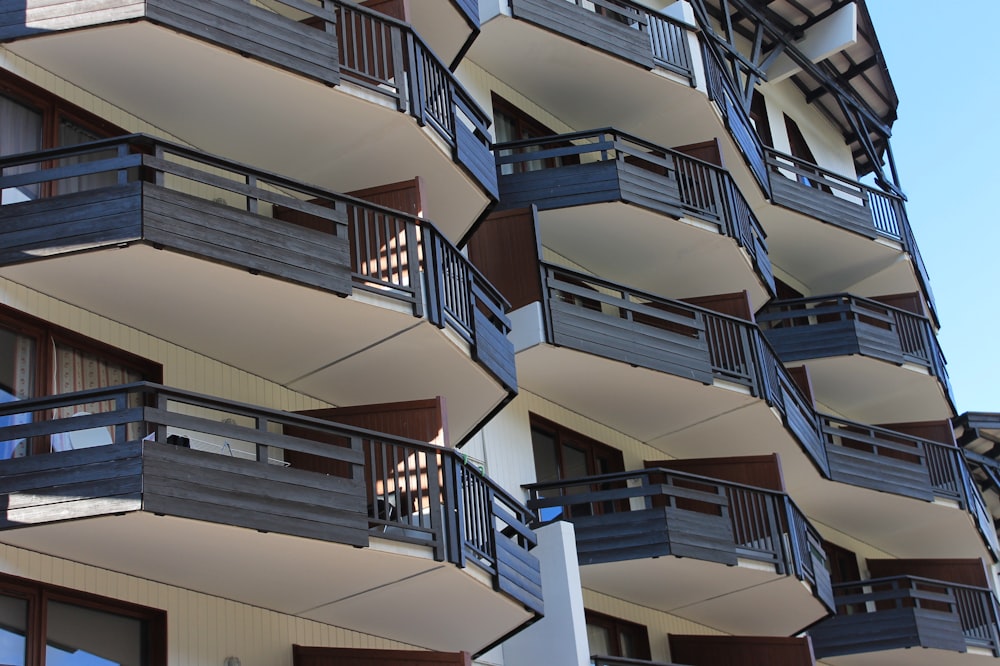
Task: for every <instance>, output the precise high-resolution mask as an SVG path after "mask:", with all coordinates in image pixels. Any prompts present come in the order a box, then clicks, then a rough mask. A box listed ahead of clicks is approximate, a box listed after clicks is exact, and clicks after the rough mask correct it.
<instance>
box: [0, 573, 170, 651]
mask: <svg viewBox="0 0 1000 666" xmlns="http://www.w3.org/2000/svg"><path fill="white" fill-rule="evenodd" d="M0 594H2V595H4V596H9V597H14V598H18V599H23V600H24V601H26V602H27V604H28V612H27V627H28V628H27V631H26V632H25V633H26V634H27V636H26V648H27V649H26V652H27V654H26V662H25V663H26V664H27V665H28V666H38V665H40V664H41V663H42V662H43V659H44V655H45V623H46V617H45V606H46V604H47V603H48V602H49V601H57V602H61V603H65V604H70V605H73V606H79V607H81V608H87V609H90V610H95V611H101V612H104V613H110V614H112V615H118V616H120V617H128V618H132V619H136V620H139V621H141V622H143V623H145V629H146V631H145V634H146V635H145V640H146V645H145V653H146V654H145V656H146V662H145V665H144V666H166V664H167V612H166V611H164V610H160V609H157V608H151V607H149V606H142V605H140V604H136V603H132V602H128V601H120V600H118V599H112V598H110V597H103V596H100V595H97V594H92V593H90V592H81V591H79V590H74V589H71V588H68V587H60V586H58V585H51V584H48V583H41V582H38V581H34V580H30V579H27V578H20V577H17V576H11V575H9V574H3V573H0Z"/></svg>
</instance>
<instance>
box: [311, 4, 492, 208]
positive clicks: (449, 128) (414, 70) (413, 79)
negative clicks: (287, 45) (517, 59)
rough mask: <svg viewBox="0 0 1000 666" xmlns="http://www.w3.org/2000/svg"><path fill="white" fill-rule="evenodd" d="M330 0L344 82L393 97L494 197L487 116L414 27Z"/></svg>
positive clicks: (358, 7) (399, 107)
mask: <svg viewBox="0 0 1000 666" xmlns="http://www.w3.org/2000/svg"><path fill="white" fill-rule="evenodd" d="M327 1H328V2H332V4H333V7H334V10H335V13H336V16H337V39H338V44H339V50H340V54H341V55H340V76H341V79H342V80H343V81H349V82H351V83H353V84H356V85H360V86H363V87H365V88H367V89H368V90H370V91H372V92H374V93H376V94H379V95H383V96H385V97H388V98H390V99H393V100H395V104H396V107H397V108H398V109H399V110H400V111H406V112H408V113H409V114H410V115H412V116H413V117H414V118H416V119H417V121H418V122H419V123H420V124H421V125H424V124H426V125H429V126H430V127H431V128H433V129H434V131H435V132H436V133H437V134H438V136H440V137H441V139H442V140H444V142H445V143H447V144H448V146H450V147H451V149H452V152H453V156H454V158H455V159H456V160H457V161H458V162H459V163H460V164H462V165H463V166H465V167H466V168H467V169H468V170H469V171H470V173H471V174H472V175H473V176H474V177H475V178H476V179H477V180H479V182H480V183H481V184H482V185H483V186H484V187H486V188H487V189H488V191H489V192H490V193H491V194H492V195H493V196H496V193H497V191H496V177H495V174H494V172H493V170H492V155H491V154H490V148H489V147H490V142H491V140H492V138H491V136H490V133H489V130H488V127H489V125H490V122H491V120H490V117H489V115H487V113H486V112H485V111H484V110H483V109H481V108H480V107H479V105H478V104H477V103H476V102H475V100H474V99H473V98H472V95H470V94H469V92H468V91H467V90H466V89H465V88H464V87H463V86H462V85H461V83H459V81H458V79H457V78H455V75H454V74H453V73H452V72H451V70H450V69H449V68H448V66H447V65H446V64H445V63H444V62H442V61H441V59H440V58H438V57H437V55H436V54H435V53H434V52H433V51H431V50H430V49H429V48H428V47H427V46H426V44H424V41H423V40H422V39H421V37H420V35H418V34H417V33H416V32H415V31H414V30H413V28H412V27H411V26H410V25H408V24H406V23H403V22H402V21H398V20H396V19H394V18H391V17H388V16H385V15H384V14H380V13H379V12H376V11H373V10H370V9H367V8H365V7H361V6H359V5H356V4H354V3H349V2H340V1H339V0H327Z"/></svg>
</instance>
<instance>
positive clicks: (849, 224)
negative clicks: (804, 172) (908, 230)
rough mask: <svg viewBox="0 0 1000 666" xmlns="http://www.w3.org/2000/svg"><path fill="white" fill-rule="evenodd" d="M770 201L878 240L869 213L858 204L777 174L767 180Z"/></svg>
mask: <svg viewBox="0 0 1000 666" xmlns="http://www.w3.org/2000/svg"><path fill="white" fill-rule="evenodd" d="M810 182H811V181H810ZM771 197H772V200H773V201H774V203H776V204H778V205H779V206H784V207H786V208H791V209H792V210H794V211H798V212H800V213H802V214H804V215H809V216H810V217H814V218H816V219H817V220H821V221H823V222H826V223H828V224H834V225H837V226H839V227H843V228H845V229H848V230H850V231H854V232H856V233H859V234H862V235H865V236H868V237H869V238H877V237H878V236H879V234H878V233H876V230H875V226H874V225H873V224H872V216H871V211H870V210H869V209H868V208H867V207H866V206H865V205H864V203H863V202H862V201H858V200H853V201H852V200H850V199H844V198H841V197H838V196H836V195H834V194H833V193H831V192H827V191H824V190H822V189H817V188H816V187H814V186H812V185H809V184H805V183H802V182H799V181H798V180H792V179H791V178H785V177H784V176H782V175H781V174H773V175H772V176H771Z"/></svg>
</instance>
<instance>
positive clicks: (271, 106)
mask: <svg viewBox="0 0 1000 666" xmlns="http://www.w3.org/2000/svg"><path fill="white" fill-rule="evenodd" d="M5 46H6V48H8V49H9V50H10V51H12V52H13V53H15V54H17V55H19V56H22V57H24V58H25V59H27V60H29V61H31V62H33V63H36V64H37V65H39V66H41V67H43V68H44V69H46V70H48V71H50V72H52V73H54V74H56V75H57V76H60V77H62V78H64V79H67V80H69V81H73V82H74V84H76V85H77V86H79V87H80V88H83V89H85V90H87V91H89V92H91V93H93V94H94V95H96V96H97V97H99V98H101V99H103V100H107V101H108V102H109V103H111V104H113V105H115V106H117V107H120V108H122V109H124V110H126V111H127V112H129V113H131V114H133V115H135V116H137V117H138V118H140V119H142V121H145V123H148V124H149V125H145V124H143V125H139V124H135V125H133V124H131V123H127V122H125V123H122V124H125V125H127V127H126V128H125V129H127V130H128V131H133V130H141V131H149V132H151V133H154V134H162V135H165V136H166V137H167V138H176V139H179V140H180V141H183V142H185V143H188V144H190V145H192V146H194V147H196V148H198V149H201V150H205V151H207V152H210V153H214V154H217V155H220V156H222V157H226V158H229V159H233V160H236V161H240V162H243V163H245V164H248V165H251V166H254V167H258V168H261V169H266V170H268V171H272V172H275V173H278V174H280V175H282V176H287V177H289V178H293V179H296V180H300V181H302V182H304V183H311V184H314V185H318V186H321V187H325V188H328V189H332V190H334V191H339V192H349V191H353V190H357V189H363V188H366V187H373V186H375V185H381V184H385V183H392V182H396V181H401V180H408V179H412V178H413V177H414V176H416V175H417V174H420V175H421V176H422V177H423V178H424V188H425V194H426V197H425V201H424V211H423V214H424V216H425V217H427V218H428V219H431V220H433V221H434V223H435V224H436V225H437V226H438V227H439V228H440V229H441V231H442V232H443V233H444V234H445V235H446V236H448V238H450V239H451V240H452V241H457V240H458V239H459V238H460V237H461V236H462V235H463V234H464V233H465V232H466V231H467V230H468V228H469V227H470V226H471V224H472V222H473V221H475V219H476V218H477V217H478V215H479V213H480V212H481V211H482V210H484V209H485V207H486V205H487V203H488V202H489V199H488V197H487V195H485V194H484V193H483V192H482V191H481V190H480V189H479V187H478V186H477V185H476V184H475V183H474V181H473V180H472V179H471V178H470V177H469V176H468V175H466V174H465V172H464V171H463V170H462V168H461V167H460V166H458V165H457V164H456V163H455V162H454V161H453V160H452V157H451V152H450V149H449V148H447V147H446V146H445V145H444V144H443V143H441V141H440V140H439V138H438V136H437V135H436V134H434V133H433V131H432V130H431V129H430V128H421V127H419V126H418V125H417V122H416V120H415V119H414V118H412V117H410V116H409V115H407V114H405V113H400V112H398V111H396V110H395V107H394V106H392V107H389V106H387V105H386V104H387V102H385V100H387V99H388V98H385V99H383V98H381V97H379V96H378V95H375V94H374V93H365V92H360V89H358V88H356V87H354V88H353V90H355V91H358V92H356V93H351V92H346V89H347V88H348V87H350V86H349V84H345V85H343V86H338V87H334V88H330V87H328V86H325V85H323V84H321V83H318V82H316V81H313V80H311V79H308V78H306V77H304V76H301V75H298V74H294V73H291V72H289V71H286V70H282V69H278V68H276V67H272V66H270V65H267V64H264V63H262V62H260V61H258V60H255V59H253V58H247V57H243V56H241V55H240V54H238V53H235V52H232V51H228V50H225V49H223V48H220V47H216V46H213V45H211V44H208V43H206V42H203V41H201V40H198V39H194V38H191V37H187V36H185V35H181V34H179V33H176V32H173V31H171V30H168V29H166V28H161V27H158V26H156V25H154V24H152V23H150V22H148V21H138V22H135V23H127V24H120V25H113V26H106V27H100V28H87V29H82V30H75V31H70V32H60V33H56V34H51V35H42V36H35V37H31V38H30V39H23V40H20V41H17V42H13V43H11V44H7V45H5ZM81 53H86V54H87V57H86V58H81V57H80V54H81ZM364 97H367V99H365V98H364ZM110 120H112V121H118V122H121V121H119V120H118V119H117V118H114V117H112V118H110ZM150 126H151V127H150Z"/></svg>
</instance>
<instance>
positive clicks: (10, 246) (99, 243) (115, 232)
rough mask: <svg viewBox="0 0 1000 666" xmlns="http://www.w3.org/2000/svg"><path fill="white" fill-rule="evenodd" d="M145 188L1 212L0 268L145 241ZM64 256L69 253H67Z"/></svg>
mask: <svg viewBox="0 0 1000 666" xmlns="http://www.w3.org/2000/svg"><path fill="white" fill-rule="evenodd" d="M141 192H142V189H141V184H140V183H130V184H128V185H118V186H115V187H106V188H100V189H97V190H88V191H85V192H78V193H76V194H67V195H63V196H58V197H52V198H43V199H36V200H34V201H26V202H23V203H18V204H8V205H6V206H2V207H0V265H4V266H6V265H9V264H16V263H20V262H22V261H29V260H34V259H38V258H39V255H38V253H36V252H34V251H35V250H45V251H46V252H45V253H44V256H46V257H51V256H52V255H53V253H56V254H58V253H59V252H58V250H56V249H55V248H60V247H61V248H67V247H68V248H74V249H73V250H70V251H79V249H81V248H101V247H115V246H116V245H118V244H120V243H129V242H133V241H137V240H139V239H140V238H141V228H142V222H141V221H142V217H141V214H140V211H141V208H140V207H141V204H142V197H141ZM64 251H66V250H64Z"/></svg>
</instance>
